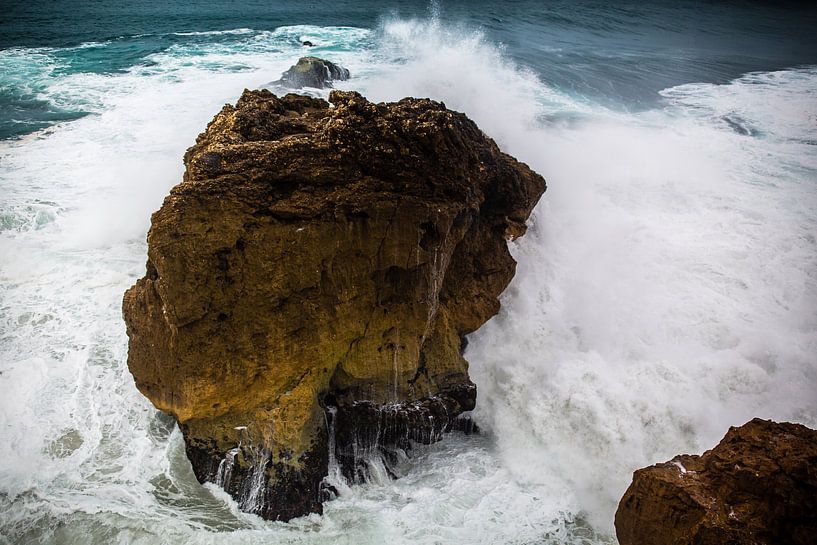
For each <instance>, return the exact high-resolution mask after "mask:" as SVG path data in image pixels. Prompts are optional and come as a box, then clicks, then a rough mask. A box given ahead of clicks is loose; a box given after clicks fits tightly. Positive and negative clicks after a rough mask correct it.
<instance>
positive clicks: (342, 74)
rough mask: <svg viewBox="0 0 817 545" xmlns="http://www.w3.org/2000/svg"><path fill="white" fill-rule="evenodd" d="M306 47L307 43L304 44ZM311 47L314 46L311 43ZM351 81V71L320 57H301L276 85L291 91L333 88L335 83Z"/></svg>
mask: <svg viewBox="0 0 817 545" xmlns="http://www.w3.org/2000/svg"><path fill="white" fill-rule="evenodd" d="M304 45H306V43H304ZM309 45H312V44H311V43H310V44H309ZM347 79H349V70H347V69H346V68H344V67H342V66H340V65H337V64H335V63H333V62H330V61H327V60H324V59H320V58H318V57H301V58H300V59H298V62H297V64H295V65H294V66H292V67H291V68H290V69H289V70H287V71H286V72H284V73H283V74H282V75H281V79H280V80H278V81H277V82H276V83H277V84H278V85H281V86H282V87H287V88H289V89H301V88H303V87H315V88H317V89H324V88H327V87H332V82H333V81H345V80H347Z"/></svg>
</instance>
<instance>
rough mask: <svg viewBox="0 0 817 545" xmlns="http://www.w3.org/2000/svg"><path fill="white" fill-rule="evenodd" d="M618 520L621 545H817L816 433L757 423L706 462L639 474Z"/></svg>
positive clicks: (731, 435) (690, 460) (683, 459)
mask: <svg viewBox="0 0 817 545" xmlns="http://www.w3.org/2000/svg"><path fill="white" fill-rule="evenodd" d="M615 522H616V534H617V536H618V540H619V543H621V545H687V544H689V545H692V544H694V545H750V544H751V545H788V544H792V545H807V544H814V543H817V431H815V430H812V429H809V428H807V427H805V426H802V425H799V424H790V423H775V422H771V421H768V420H760V419H754V420H752V421H751V422H748V423H747V424H745V425H743V426H740V427H737V428H731V429H730V430H729V432H728V433H727V434H726V436H725V437H724V438H723V440H722V441H721V442H720V443H719V444H718V445H717V446H716V447H715V448H713V449H712V450H709V451H707V452H705V453H704V454H703V455H702V456H690V455H682V456H678V457H676V458H674V459H673V460H671V461H669V462H666V463H663V464H657V465H654V466H651V467H648V468H644V469H639V470H638V471H636V472H635V473H634V475H633V483H632V484H631V485H630V487H629V488H628V489H627V492H626V493H625V494H624V497H623V498H622V499H621V503H620V504H619V507H618V511H617V512H616V521H615Z"/></svg>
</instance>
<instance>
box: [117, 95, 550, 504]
mask: <svg viewBox="0 0 817 545" xmlns="http://www.w3.org/2000/svg"><path fill="white" fill-rule="evenodd" d="M330 101H331V102H333V103H334V107H330V105H329V104H328V103H327V102H325V101H323V100H320V99H314V98H309V97H304V96H297V95H287V96H285V97H283V98H278V97H276V96H275V95H273V94H272V93H270V92H268V91H245V92H244V94H243V95H242V97H241V98H240V99H239V101H238V103H237V104H236V105H235V106H232V105H227V106H225V107H224V109H223V110H222V111H221V112H220V113H219V114H218V115H217V116H216V117H215V118H214V119H213V121H212V122H211V123H210V124H209V125H208V127H207V130H206V132H204V133H203V134H201V135H200V136H199V137H198V139H197V141H196V145H195V146H193V147H192V148H190V149H189V150H188V152H187V154H186V155H185V165H186V167H187V169H186V172H185V174H184V180H183V181H182V183H180V184H179V185H178V186H176V187H174V188H173V189H172V190H171V193H170V195H169V196H168V197H167V198H166V199H165V201H164V204H163V205H162V207H161V209H160V210H159V211H158V212H156V213H155V214H154V215H153V218H152V226H151V229H150V232H149V234H148V263H147V274H146V275H145V277H144V278H142V279H140V280H139V281H138V282H137V283H136V284H135V285H134V286H133V287H132V288H130V289H129V290H128V291H127V292H126V294H125V299H124V306H123V311H124V317H125V322H126V324H127V332H128V336H129V340H130V343H129V353H128V365H129V367H130V370H131V372H132V374H133V376H134V378H135V380H136V385H137V387H138V388H139V389H140V390H141V391H142V392H143V393H144V394H145V395H146V396H147V397H148V398H149V399H150V400H151V401H152V402H153V403H154V405H156V406H157V407H158V408H159V409H161V410H163V411H166V412H168V413H170V414H172V415H173V416H175V417H176V419H177V420H178V422H179V425H180V427H181V430H182V432H183V434H184V438H185V441H186V445H187V454H188V456H189V458H190V460H191V462H192V465H193V469H194V470H195V473H196V475H197V477H198V478H199V480H200V481H202V482H203V481H213V482H216V483H218V484H220V485H221V486H223V487H224V488H225V489H226V490H227V491H228V492H229V493H230V494H231V495H233V497H235V498H236V499H237V500H238V502H239V505H240V507H241V508H242V509H245V510H247V511H252V512H256V513H259V514H261V515H263V516H264V517H267V518H277V519H284V520H286V519H289V518H292V517H295V516H298V515H302V514H305V513H309V512H320V511H321V501H322V500H323V499H324V498H325V497H326V491H324V490H322V479H323V478H324V476H325V475H326V474H327V468H328V464H329V461H330V459H331V460H332V462H333V463H334V462H337V463H339V464H341V466H342V468H343V473H344V474H346V475H347V476H349V477H350V478H352V479H357V478H360V477H362V476H363V475H364V473H365V471H363V469H362V463H361V462H362V458H363V457H364V456H365V455H367V453H368V455H372V454H383V455H384V456H386V458H387V461H388V456H387V454H388V452H389V451H393V449H395V448H405V447H408V446H409V445H410V442H411V441H421V442H425V443H428V442H432V441H435V440H437V439H439V437H440V435H441V433H442V432H443V431H446V430H449V429H451V428H452V427H460V426H462V425H463V423H462V421H460V420H458V419H457V416H458V415H459V414H460V413H462V412H463V411H468V410H470V409H472V408H473V407H474V402H475V397H476V388H475V387H474V385H473V384H472V383H471V381H470V380H469V378H468V366H467V362H466V361H465V359H464V358H463V357H462V355H461V354H462V350H463V349H464V336H465V335H467V334H468V333H470V332H472V331H474V330H476V329H477V328H478V327H479V326H480V325H482V324H483V323H484V322H485V321H486V320H487V319H488V318H490V317H491V316H493V315H494V314H496V312H497V311H498V310H499V302H498V300H497V297H498V295H499V294H500V293H501V292H502V290H503V289H504V288H505V287H506V285H507V284H508V282H509V281H510V280H511V278H512V277H513V274H514V270H515V262H514V260H513V259H512V257H511V255H510V253H509V252H508V248H507V243H506V241H507V240H508V239H511V238H514V237H518V236H520V235H522V234H523V233H524V232H525V228H526V226H525V221H526V219H527V217H528V215H529V214H530V212H531V210H532V208H533V207H534V205H535V204H536V202H537V201H538V199H539V197H540V196H541V194H542V192H543V191H544V189H545V182H544V180H543V179H542V178H541V177H540V176H539V175H537V174H535V173H534V172H532V171H531V170H530V169H529V168H528V167H527V166H526V165H524V164H522V163H519V162H517V161H516V160H514V159H513V158H511V157H509V156H508V155H506V154H504V153H502V152H501V151H500V150H499V149H498V148H497V146H496V144H495V143H494V142H493V141H492V140H490V139H489V138H487V137H486V136H485V135H484V134H483V133H482V132H481V131H480V130H479V129H478V128H477V126H476V125H475V124H474V123H473V122H471V121H470V120H469V119H468V118H466V117H465V116H464V115H462V114H459V113H456V112H452V111H449V110H447V109H446V108H445V106H444V105H443V104H440V103H438V102H433V101H431V100H420V99H404V100H401V101H400V102H397V103H393V104H372V103H370V102H368V101H367V100H366V99H364V98H363V97H361V96H360V95H358V94H357V93H353V92H344V93H342V92H337V91H334V92H332V94H331V95H330ZM330 444H331V448H330V446H329V445H330Z"/></svg>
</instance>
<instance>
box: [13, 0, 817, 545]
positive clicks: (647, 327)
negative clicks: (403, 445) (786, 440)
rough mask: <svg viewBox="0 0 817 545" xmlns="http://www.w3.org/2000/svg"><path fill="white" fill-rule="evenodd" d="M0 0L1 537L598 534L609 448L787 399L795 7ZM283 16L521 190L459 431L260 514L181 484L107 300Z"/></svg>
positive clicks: (281, 34) (794, 407)
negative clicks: (154, 215)
mask: <svg viewBox="0 0 817 545" xmlns="http://www.w3.org/2000/svg"><path fill="white" fill-rule="evenodd" d="M5 4H8V5H5ZM3 7H4V9H3V19H2V20H0V47H2V48H3V49H1V50H0V138H2V140H0V543H15V544H17V543H49V544H50V543H55V544H56V543H58V544H73V543H76V544H83V545H84V544H108V543H122V544H125V543H138V544H159V543H167V544H177V543H219V544H222V543H241V544H246V543H309V544H313V543H314V544H320V543H332V544H338V543H340V544H343V543H349V544H355V545H357V544H367V543H370V544H382V543H396V544H397V543H412V544H437V543H465V544H469V543H471V544H476V543H496V544H506V543H507V544H548V545H555V544H582V545H598V544H608V543H615V538H614V536H613V526H612V520H613V513H614V512H615V508H616V504H617V501H618V499H619V498H620V496H621V494H622V493H623V492H624V490H625V488H626V487H627V485H628V484H629V481H630V478H631V473H632V471H633V470H634V469H636V468H639V467H643V466H645V465H649V464H652V463H655V462H659V461H664V460H667V459H669V458H671V457H672V456H674V455H675V454H677V453H680V452H691V453H700V452H702V451H703V450H705V449H706V448H709V447H711V446H713V445H714V444H715V443H716V442H717V441H718V440H719V439H720V438H721V437H722V436H723V434H724V433H725V432H726V430H727V429H728V427H729V426H731V425H739V424H742V423H743V422H745V421H747V420H749V419H750V418H752V417H755V416H759V417H763V418H773V419H777V420H790V421H797V422H801V423H804V424H806V425H810V426H812V427H817V356H815V354H817V35H815V34H814V33H813V28H815V27H817V13H815V9H814V8H800V7H794V6H786V5H784V4H769V3H760V2H758V3H752V2H750V3H745V2H741V3H737V2H736V3H726V2H724V3H700V4H698V3H692V2H683V1H677V2H671V3H670V2H667V3H652V4H650V5H649V6H645V5H641V3H636V2H632V3H627V2H624V3H619V4H617V5H616V6H615V7H612V6H609V5H608V3H605V2H591V1H581V2H530V1H519V2H495V3H476V2H472V3H453V2H451V3H449V2H440V3H435V4H426V3H416V4H415V3H400V4H395V5H394V6H390V5H388V4H386V3H381V2H377V3H375V2H349V1H339V2H332V3H329V2H297V3H296V2H278V3H275V4H271V3H269V2H256V1H250V0H243V1H238V2H233V3H230V4H227V5H219V4H216V3H210V2H201V1H196V2H188V3H184V4H182V3H179V4H177V5H174V6H167V5H165V4H164V3H158V2H145V1H142V2H139V1H137V2H128V3H125V2H121V3H120V2H111V3H105V4H104V5H100V4H99V3H97V2H90V1H75V2H59V1H55V2H51V3H48V4H47V5H45V4H43V5H40V4H36V3H26V4H23V3H8V2H4V6H3ZM302 39H309V40H310V41H312V42H313V43H315V44H316V47H315V48H312V49H310V50H308V51H309V53H312V54H316V55H320V56H324V57H326V58H328V59H330V60H332V61H336V62H339V63H340V64H342V65H344V66H346V67H348V68H349V69H350V70H351V72H352V75H353V78H352V79H351V80H349V81H347V82H342V83H339V84H338V87H340V88H343V89H356V90H359V91H361V92H362V93H363V94H365V95H366V96H368V97H369V98H371V99H372V100H378V101H380V100H396V99H399V98H402V97H404V96H428V97H432V98H435V99H438V100H443V101H444V102H445V103H446V105H447V106H448V107H450V108H453V109H456V110H460V111H463V112H465V113H467V114H468V115H469V116H470V117H471V118H472V119H474V120H475V121H476V122H477V123H478V124H479V126H480V127H481V128H482V129H483V130H484V131H485V132H486V133H487V134H489V135H490V136H492V137H493V138H494V139H496V141H497V142H498V144H499V145H500V147H502V148H503V149H504V150H505V151H507V152H508V153H511V154H513V155H515V156H516V157H518V158H519V159H521V160H523V161H525V162H527V163H529V164H530V165H531V166H532V167H533V168H534V169H536V170H537V171H538V172H540V173H542V174H543V175H544V176H545V177H546V178H547V180H548V184H549V189H548V192H547V193H546V194H545V197H544V198H543V200H542V201H541V202H540V204H539V206H538V207H537V209H536V210H535V212H534V214H533V216H532V218H531V220H530V222H529V224H530V229H529V232H528V234H527V235H526V236H525V237H524V238H522V239H520V240H519V241H517V242H515V243H513V244H512V252H513V253H514V255H515V257H516V258H517V260H518V262H519V267H518V272H517V276H516V278H515V279H514V281H513V283H512V284H511V286H510V287H509V289H508V290H507V292H506V293H505V294H504V295H503V298H502V303H503V309H502V311H501V313H500V314H499V315H498V316H497V317H496V318H494V319H493V320H491V321H490V322H489V323H487V324H486V325H485V326H484V327H483V328H482V329H480V330H479V331H478V332H476V333H475V334H473V335H471V337H470V341H471V342H470V344H469V347H468V351H467V354H466V357H467V358H468V359H469V361H470V362H471V373H472V378H473V379H474V380H475V382H476V383H477V385H478V387H479V399H478V407H477V409H476V411H475V414H474V417H475V419H477V421H478V422H479V423H480V424H481V426H482V428H483V430H484V432H483V433H482V434H480V435H474V436H463V435H458V434H452V435H451V436H450V437H448V438H446V439H445V440H444V441H442V442H441V443H438V444H436V445H433V446H430V447H422V446H420V447H417V448H416V449H414V450H413V451H412V452H411V453H410V456H408V457H407V458H406V460H405V461H404V465H405V470H406V471H405V475H404V476H403V477H402V478H400V479H397V480H390V479H388V478H385V477H383V478H374V479H373V480H372V482H369V483H367V484H364V485H360V486H354V487H348V486H345V485H344V484H343V483H340V482H338V483H337V484H338V487H339V488H340V491H341V494H340V496H339V498H338V499H336V500H335V501H332V502H329V503H327V504H326V505H325V508H326V509H325V510H326V512H325V515H324V516H322V517H321V516H314V515H313V516H309V517H303V518H301V519H297V520H295V521H292V522H290V523H287V524H284V523H275V522H266V521H263V520H261V519H259V518H258V517H255V516H253V515H248V514H244V513H241V512H239V511H238V510H237V508H236V505H235V503H234V502H233V501H232V500H231V499H230V498H228V497H227V496H226V495H225V494H224V493H223V492H221V491H219V490H218V489H217V488H215V487H213V486H210V485H208V486H206V487H201V486H200V485H198V483H197V482H196V481H195V478H194V476H193V474H192V471H191V469H190V466H189V464H188V463H187V460H186V458H185V455H184V448H183V441H182V438H181V436H180V434H179V432H178V430H177V429H175V428H174V426H173V424H172V422H171V421H169V420H168V418H167V417H166V416H164V415H162V414H160V413H158V412H157V411H155V409H153V408H152V406H151V405H150V403H149V402H148V401H147V400H146V399H144V398H143V397H142V396H141V394H139V392H138V391H136V389H135V387H134V385H133V381H132V378H131V376H130V374H129V373H128V370H127V366H126V353H127V338H126V335H125V328H124V324H123V323H122V319H121V315H120V304H121V296H122V293H123V291H124V290H125V289H126V288H127V287H129V286H130V285H131V284H132V283H133V282H134V281H135V280H136V279H137V278H139V277H140V276H142V274H143V273H144V262H145V255H146V246H145V234H146V232H147V229H148V227H149V217H150V213H151V212H152V211H154V210H155V209H157V208H158V207H159V205H160V204H161V201H162V198H163V197H164V195H165V194H166V193H167V191H168V190H169V189H170V188H171V187H172V186H173V185H175V184H176V183H178V181H180V179H181V174H182V170H183V165H182V163H181V157H182V154H183V153H184V150H185V148H186V147H187V146H189V145H191V144H192V143H193V142H194V140H195V136H196V134H198V132H200V131H201V130H203V128H204V127H205V125H206V123H207V122H208V121H209V120H210V118H211V117H212V116H213V115H214V114H215V113H216V112H217V111H218V110H219V108H220V107H221V105H223V104H224V103H225V102H233V101H235V100H236V99H237V97H238V96H239V95H240V93H241V91H242V90H243V89H244V88H256V87H260V86H263V85H265V84H267V83H268V82H270V81H272V80H275V79H277V78H278V76H279V75H280V73H281V72H283V71H284V70H285V69H286V68H287V67H288V66H290V65H291V64H292V63H293V62H294V61H295V60H296V59H297V58H298V56H300V55H303V54H304V53H305V52H306V50H305V48H303V47H302V46H301V45H300V40H302ZM311 92H313V93H314V94H318V95H323V96H325V95H326V93H325V92H324V91H311ZM375 474H376V473H375Z"/></svg>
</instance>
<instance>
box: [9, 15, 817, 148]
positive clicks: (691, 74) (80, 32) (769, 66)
mask: <svg viewBox="0 0 817 545" xmlns="http://www.w3.org/2000/svg"><path fill="white" fill-rule="evenodd" d="M2 4H3V5H2V9H0V13H2V19H0V48H3V49H5V50H6V51H3V52H0V138H8V137H13V136H19V135H22V134H26V133H29V132H32V131H34V130H37V129H40V128H43V127H45V126H48V125H50V124H53V123H56V122H60V121H65V120H71V119H75V118H78V117H81V116H83V115H85V114H87V113H89V108H87V107H83V106H82V105H76V104H73V105H69V104H64V103H60V101H59V100H57V101H55V100H53V99H49V98H45V97H44V96H43V95H44V93H43V91H44V87H46V86H47V85H48V80H47V79H46V80H42V79H37V80H36V81H35V80H32V78H31V74H30V73H29V72H28V71H27V69H28V68H29V67H28V66H27V65H26V63H24V62H23V63H21V56H23V57H24V56H26V55H30V56H33V55H39V56H41V57H45V60H44V62H50V61H52V60H53V61H56V62H55V64H56V67H55V68H54V70H53V73H52V74H51V75H53V76H55V77H57V76H60V75H64V74H65V73H67V72H68V73H70V72H89V73H101V74H104V73H115V72H118V71H124V70H128V69H130V68H132V67H134V66H139V65H146V64H150V60H149V57H150V56H151V55H153V54H156V53H158V52H161V51H165V50H167V49H168V48H169V47H171V46H173V45H177V44H180V43H182V44H183V43H189V42H216V41H218V42H223V41H225V40H226V41H229V40H231V39H240V36H239V37H230V36H224V35H219V36H201V35H194V36H191V35H179V34H178V33H189V32H207V31H218V30H231V29H239V28H246V29H253V30H256V31H261V30H272V29H275V28H277V27H280V26H284V25H294V24H309V25H319V26H329V25H331V26H354V27H363V28H371V29H376V28H377V27H378V26H379V25H380V24H381V22H382V21H383V20H384V19H388V18H393V17H404V18H411V17H429V16H436V17H438V18H439V19H440V21H441V22H443V23H444V24H447V25H462V26H465V27H468V28H472V29H475V30H479V31H481V32H483V33H484V34H485V35H486V37H487V38H488V39H489V40H491V41H493V42H495V43H499V44H502V45H504V47H505V48H506V53H507V55H508V56H509V57H511V58H512V59H514V60H515V61H516V62H517V63H519V64H520V65H522V66H524V67H527V68H529V69H531V70H533V71H534V72H535V73H536V74H537V75H538V76H539V77H540V78H541V79H542V80H543V81H545V82H546V83H548V84H549V85H552V86H554V87H556V88H557V89H560V90H563V91H565V92H569V93H571V94H574V95H580V96H586V97H588V98H590V99H592V100H594V101H597V102H601V103H604V104H606V105H608V106H611V107H618V108H625V109H630V110H638V109H641V108H645V107H651V106H653V105H654V104H655V103H656V101H658V100H660V96H659V95H658V91H660V90H661V89H665V88H667V87H672V86H675V85H679V84H683V83H689V82H709V83H724V82H727V81H729V80H731V79H733V78H735V77H738V76H739V75H741V74H743V73H746V72H751V71H771V70H777V69H783V68H790V67H796V66H802V65H810V64H815V63H817V32H815V28H817V4H815V3H813V2H812V3H811V5H808V3H803V4H799V3H791V4H788V3H779V2H689V1H672V2H655V3H647V2H615V3H611V2H605V1H594V0H583V1H578V2H572V1H565V0H556V1H531V0H520V1H506V2H439V3H434V4H429V3H428V2H392V3H388V2H374V1H371V0H367V1H360V2H351V1H332V2H327V1H308V2H303V1H278V2H269V1H258V0H240V1H234V2H225V3H220V2H211V1H204V0H193V1H189V2H158V1H133V2H125V1H111V2H99V1H90V0H76V1H64V0H53V1H50V2H30V1H25V2H23V1H12V2H9V1H5V2H3V3H2ZM83 44H85V46H83V47H78V46H81V45H83ZM88 44H94V45H90V46H89V45H88ZM10 51H12V52H14V54H13V55H12V54H10V53H9V52H10ZM293 60H294V59H293ZM485 69H486V70H490V67H489V66H486V67H485ZM86 106H87V105H86ZM91 110H92V109H91Z"/></svg>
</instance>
